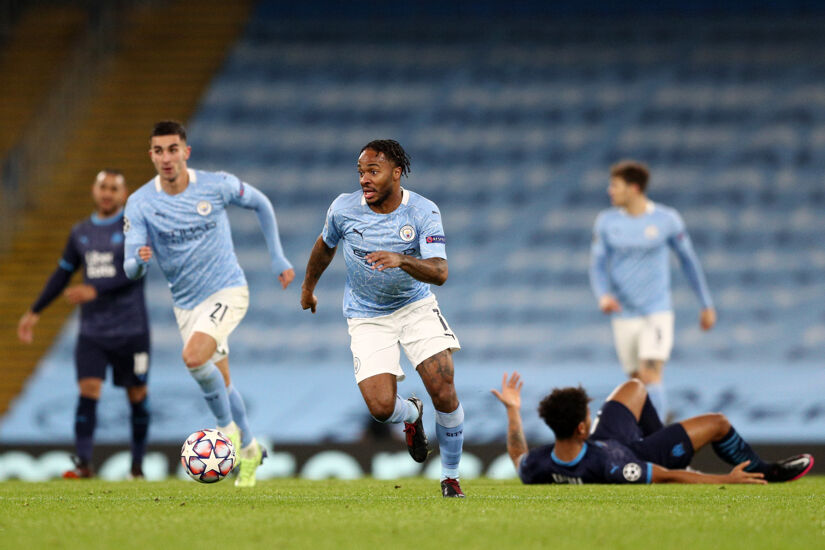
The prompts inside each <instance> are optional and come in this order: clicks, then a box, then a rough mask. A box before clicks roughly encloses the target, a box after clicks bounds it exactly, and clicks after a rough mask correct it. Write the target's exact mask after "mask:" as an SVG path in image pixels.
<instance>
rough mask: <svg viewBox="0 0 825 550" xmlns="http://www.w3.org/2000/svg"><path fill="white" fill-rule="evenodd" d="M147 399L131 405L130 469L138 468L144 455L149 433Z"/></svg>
mask: <svg viewBox="0 0 825 550" xmlns="http://www.w3.org/2000/svg"><path fill="white" fill-rule="evenodd" d="M148 402H149V398H148V397H147V398H144V399H143V401H139V402H137V403H132V404H131V405H132V416H131V421H132V467H133V468H140V467H141V465H142V464H143V456H144V455H145V454H146V436H147V435H148V433H149V406H148V405H149V403H148Z"/></svg>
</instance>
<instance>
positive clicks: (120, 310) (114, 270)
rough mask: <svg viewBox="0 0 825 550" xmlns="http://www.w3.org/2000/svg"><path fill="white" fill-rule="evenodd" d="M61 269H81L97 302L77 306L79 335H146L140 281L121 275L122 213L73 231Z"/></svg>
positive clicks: (94, 219) (86, 222)
mask: <svg viewBox="0 0 825 550" xmlns="http://www.w3.org/2000/svg"><path fill="white" fill-rule="evenodd" d="M60 267H61V269H64V270H66V271H68V272H70V273H71V272H74V271H76V270H77V269H79V268H80V267H83V280H84V282H85V283H86V284H89V285H92V286H93V287H95V289H96V290H97V298H96V299H95V300H92V301H91V302H87V303H85V304H83V305H81V306H80V334H83V335H85V336H93V337H99V338H100V337H110V336H129V335H133V334H139V333H143V332H148V331H149V322H148V318H147V315H146V305H145V303H144V300H143V279H141V280H138V281H133V280H131V279H129V278H128V277H126V274H125V273H124V272H123V213H122V212H121V214H120V215H117V216H114V217H112V218H105V219H100V218H98V217H97V216H95V215H92V216H91V217H90V218H87V219H86V220H84V221H82V222H80V223H78V224H77V225H75V226H74V228H72V233H71V235H69V241H68V242H67V243H66V248H65V250H64V251H63V256H62V257H61V259H60Z"/></svg>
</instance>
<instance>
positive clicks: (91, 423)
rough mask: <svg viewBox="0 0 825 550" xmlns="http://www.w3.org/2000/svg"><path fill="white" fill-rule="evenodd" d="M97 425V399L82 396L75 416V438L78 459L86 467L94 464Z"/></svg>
mask: <svg viewBox="0 0 825 550" xmlns="http://www.w3.org/2000/svg"><path fill="white" fill-rule="evenodd" d="M96 424H97V399H91V398H89V397H83V396H82V395H81V396H80V399H79V400H78V402H77V411H75V415H74V436H75V450H76V451H77V458H79V459H80V461H81V463H82V464H84V465H88V464H91V462H92V448H93V447H94V433H95V425H96Z"/></svg>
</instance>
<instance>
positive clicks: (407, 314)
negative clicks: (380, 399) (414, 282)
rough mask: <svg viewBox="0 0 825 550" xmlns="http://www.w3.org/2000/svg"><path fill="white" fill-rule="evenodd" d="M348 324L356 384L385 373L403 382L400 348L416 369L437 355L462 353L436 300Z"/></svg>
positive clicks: (420, 302) (422, 301)
mask: <svg viewBox="0 0 825 550" xmlns="http://www.w3.org/2000/svg"><path fill="white" fill-rule="evenodd" d="M347 324H348V325H349V334H350V337H351V339H352V340H351V344H350V349H351V350H352V361H353V365H354V367H355V381H356V382H357V383H360V382H361V381H362V380H364V379H366V378H369V377H370V376H375V375H376V374H382V373H385V372H386V373H390V374H394V375H395V376H396V377H397V378H398V380H399V381H401V380H404V377H405V374H404V370H403V369H402V368H401V351H400V349H399V345H400V346H401V347H402V348H404V353H405V354H406V355H407V359H409V360H410V363H412V365H413V366H414V367H416V368H417V367H418V365H420V364H421V363H422V362H423V361H424V360H425V359H428V358H430V357H432V356H433V355H435V354H436V353H440V352H442V351H444V350H447V349H448V350H451V351H457V350H459V349H461V344H459V342H458V338H457V337H456V335H455V334H453V331H452V329H450V326H449V325H448V324H447V321H446V319H444V316H443V315H441V310H439V309H438V302H437V301H436V299H435V296H428V297H427V298H424V299H422V300H418V301H416V302H413V303H411V304H407V305H406V306H404V307H402V308H401V309H399V310H397V311H394V312H393V313H391V314H389V315H382V316H380V317H369V318H355V319H347Z"/></svg>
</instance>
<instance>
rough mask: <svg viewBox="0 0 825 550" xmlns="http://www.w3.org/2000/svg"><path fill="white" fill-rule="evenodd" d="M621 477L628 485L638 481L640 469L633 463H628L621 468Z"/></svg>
mask: <svg viewBox="0 0 825 550" xmlns="http://www.w3.org/2000/svg"><path fill="white" fill-rule="evenodd" d="M622 475H623V476H624V478H625V479H626V480H628V481H629V482H630V483H633V482H634V481H639V478H640V477H642V467H641V466H639V465H638V464H636V463H635V462H628V463H627V464H625V465H624V468H622Z"/></svg>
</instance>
